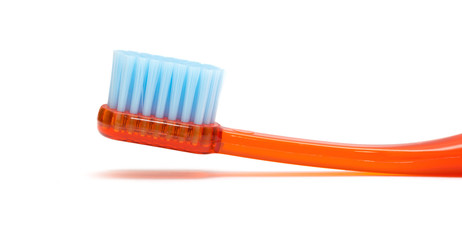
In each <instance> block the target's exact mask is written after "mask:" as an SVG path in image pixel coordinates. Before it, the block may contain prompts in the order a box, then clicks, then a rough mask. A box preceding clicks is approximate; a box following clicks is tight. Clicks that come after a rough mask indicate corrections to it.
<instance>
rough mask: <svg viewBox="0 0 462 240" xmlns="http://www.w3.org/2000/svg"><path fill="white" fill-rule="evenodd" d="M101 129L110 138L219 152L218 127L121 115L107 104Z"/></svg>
mask: <svg viewBox="0 0 462 240" xmlns="http://www.w3.org/2000/svg"><path fill="white" fill-rule="evenodd" d="M98 130H99V131H100V133H101V134H103V135H104V136H106V137H108V138H112V139H116V140H121V141H127V142H135V143H140V144H146V145H151V146H157V147H164V148H170V149H175V150H181V151H187V152H193V153H213V152H217V149H216V148H217V147H218V146H219V145H217V143H219V142H220V141H219V137H220V136H221V127H220V125H218V124H216V123H215V124H209V125H196V124H193V123H183V122H180V121H171V120H168V119H159V118H153V117H146V116H142V115H136V114H130V113H126V112H118V111H116V110H114V109H111V108H109V107H108V106H107V105H106V104H105V105H103V106H101V108H100V110H99V113H98Z"/></svg>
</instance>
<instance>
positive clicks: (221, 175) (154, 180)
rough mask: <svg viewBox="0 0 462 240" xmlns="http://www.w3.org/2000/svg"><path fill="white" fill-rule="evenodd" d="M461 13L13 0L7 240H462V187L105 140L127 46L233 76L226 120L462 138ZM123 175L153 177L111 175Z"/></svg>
mask: <svg viewBox="0 0 462 240" xmlns="http://www.w3.org/2000/svg"><path fill="white" fill-rule="evenodd" d="M461 13H462V3H461V2H460V1H409V0H397V1H370V0H365V1H356V0H352V1H330V0H324V1H298V2H297V1H288V0H285V1H278V2H276V1H261V2H256V1H201V0H199V1H108V2H97V1H75V2H73V3H71V2H65V1H54V2H53V1H2V2H1V3H0V26H1V27H0V81H1V83H0V84H1V87H0V100H1V105H0V106H1V114H0V116H1V120H0V123H1V131H0V132H1V133H0V136H1V138H0V141H1V145H0V146H1V147H0V149H1V151H0V179H1V180H0V239H461V238H462V230H461V226H462V179H460V178H424V177H387V176H367V175H364V176H356V175H355V174H346V175H342V174H338V176H329V175H336V174H335V172H334V170H328V169H317V168H310V167H301V166H291V165H284V164H278V163H270V162H263V161H258V160H251V159H244V158H238V157H231V156H224V155H219V154H211V155H195V154H189V153H183V152H177V151H172V150H166V149H160V148H153V147H148V146H142V145H137V144H130V143H125V142H118V141H114V140H110V139H107V138H104V137H102V136H101V135H100V134H99V133H98V132H97V130H96V115H97V111H98V108H99V106H100V105H101V104H104V103H106V100H107V94H108V90H109V80H110V73H111V64H112V51H113V50H114V49H123V50H134V51H141V52H148V53H152V54H157V55H164V56H170V57H177V58H183V59H188V60H194V61H200V62H204V63H209V64H213V65H216V66H219V67H221V68H223V69H225V74H226V75H225V83H224V86H223V91H222V94H221V100H220V107H219V111H218V115H217V121H218V122H219V123H220V124H221V125H224V126H227V127H235V128H240V129H247V130H253V131H257V132H264V133H272V134H278V135H286V136H292V137H300V138H308V139H316V140H327V141H338V142H350V143H374V144H376V143H403V142H413V141H421V140H428V139H433V138H439V137H445V136H450V135H455V134H458V133H462V111H461V103H462V94H461V84H460V82H461V80H462V71H461V69H462V68H461V66H462V14H461ZM115 170H118V171H121V172H122V173H124V174H125V176H126V177H134V178H135V177H138V178H140V179H127V178H108V177H101V176H100V175H102V174H104V173H108V172H111V171H112V172H113V171H115ZM133 170H146V172H145V173H144V174H137V172H136V171H133ZM320 171H323V172H327V174H326V175H327V176H322V174H319V172H320ZM246 172H250V173H249V174H248V175H251V176H250V177H239V176H236V175H239V174H244V173H246ZM278 172H279V173H282V174H278ZM291 173H301V174H299V175H302V176H299V177H284V175H288V174H289V175H290V174H291ZM259 174H266V175H269V176H267V177H258V175H259ZM211 175H213V176H215V177H207V176H211ZM319 175H321V176H319ZM348 175H350V176H348Z"/></svg>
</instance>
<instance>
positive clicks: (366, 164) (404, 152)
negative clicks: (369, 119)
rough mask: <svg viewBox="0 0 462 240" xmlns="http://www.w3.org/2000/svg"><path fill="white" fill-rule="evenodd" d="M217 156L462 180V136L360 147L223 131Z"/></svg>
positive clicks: (229, 129) (238, 131)
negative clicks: (219, 154) (459, 178)
mask: <svg viewBox="0 0 462 240" xmlns="http://www.w3.org/2000/svg"><path fill="white" fill-rule="evenodd" d="M218 153H223V154H228V155H234V156H241V157H248V158H255V159H261V160H268V161H274V162H281V163H290V164H297V165H305V166H314V167H324V168H336V169H344V170H354V171H368V172H381V173H395V174H412V175H440V176H462V134H461V135H456V136H452V137H448V138H443V139H438V140H433V141H427V142H420V143H410V144H397V145H358V144H341V143H331V142H321V141H313V140H304V139H297V138H288V137H280V136H274V135H268V134H261V133H254V132H250V131H243V130H237V129H231V128H223V131H222V138H221V145H220V148H219V150H218Z"/></svg>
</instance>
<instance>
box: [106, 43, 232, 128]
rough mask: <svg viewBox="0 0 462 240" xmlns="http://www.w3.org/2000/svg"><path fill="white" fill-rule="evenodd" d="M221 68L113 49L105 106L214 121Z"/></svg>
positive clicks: (182, 120)
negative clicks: (109, 84) (109, 82)
mask: <svg viewBox="0 0 462 240" xmlns="http://www.w3.org/2000/svg"><path fill="white" fill-rule="evenodd" d="M222 81H223V70H221V69H220V68H217V67H215V66H212V65H206V64H200V63H196V62H190V61H185V60H180V59H174V58H166V57H161V56H155V55H150V54H145V53H136V52H130V51H114V60H113V64H112V76H111V86H110V90H109V100H108V106H109V107H110V108H112V109H116V110H117V111H120V112H130V113H132V114H141V115H144V116H153V117H156V118H168V119H169V120H179V121H181V122H193V123H195V124H211V123H214V122H215V115H216V109H217V105H218V96H219V93H220V89H221V85H222Z"/></svg>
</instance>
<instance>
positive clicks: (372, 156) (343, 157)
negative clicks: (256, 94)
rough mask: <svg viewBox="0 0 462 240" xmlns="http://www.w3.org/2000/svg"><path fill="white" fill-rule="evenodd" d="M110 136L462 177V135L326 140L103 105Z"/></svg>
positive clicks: (101, 121) (103, 126)
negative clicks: (377, 141) (372, 141)
mask: <svg viewBox="0 0 462 240" xmlns="http://www.w3.org/2000/svg"><path fill="white" fill-rule="evenodd" d="M98 129H99V131H100V132H101V133H102V134H103V135H104V136H106V137H109V138H112V139H116V140H122V141H128V142H135V143H141V144H146V145H151V146H159V147H165V148H170V149H176V150H182V151H187V152H193V153H222V154H228V155H234V156H240V157H248V158H254V159H261V160H268V161H274V162H281V163H289V164H297V165H305V166H314V167H323V168H336V169H344V170H354V171H365V172H380V173H393V174H411V175H437V176H462V134H461V135H456V136H452V137H448V138H443V139H438V140H433V141H427V142H419V143H410V144H397V145H357V144H341V143H331V142H321V141H313V140H304V139H296V138H288V137H280V136H274V135H268V134H261V133H254V132H250V131H243V130H236V129H231V128H224V127H221V126H220V125H219V124H216V123H215V124H210V125H196V124H193V123H183V122H180V121H170V120H167V119H158V118H153V117H145V116H141V115H135V114H130V113H126V112H118V111H116V110H113V109H110V108H109V107H108V106H107V105H103V106H102V107H101V109H100V111H99V114H98Z"/></svg>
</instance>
